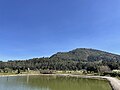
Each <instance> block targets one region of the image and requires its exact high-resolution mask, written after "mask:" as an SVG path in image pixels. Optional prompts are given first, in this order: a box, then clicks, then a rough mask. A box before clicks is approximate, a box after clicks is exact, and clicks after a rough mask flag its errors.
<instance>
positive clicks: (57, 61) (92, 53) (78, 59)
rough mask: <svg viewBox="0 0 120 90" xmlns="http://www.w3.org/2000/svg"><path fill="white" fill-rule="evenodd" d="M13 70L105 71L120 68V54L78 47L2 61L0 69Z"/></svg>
mask: <svg viewBox="0 0 120 90" xmlns="http://www.w3.org/2000/svg"><path fill="white" fill-rule="evenodd" d="M6 68H9V69H11V70H17V69H18V70H19V69H20V70H27V69H28V68H29V69H31V70H48V69H49V70H81V69H85V70H87V71H93V72H104V71H109V70H114V69H120V55H117V54H112V53H109V52H105V51H101V50H96V49H88V48H77V49H74V50H72V51H69V52H58V53H56V54H54V55H52V56H51V57H42V58H33V59H29V60H13V61H8V62H0V69H2V70H3V71H4V70H6Z"/></svg>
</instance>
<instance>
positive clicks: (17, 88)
mask: <svg viewBox="0 0 120 90" xmlns="http://www.w3.org/2000/svg"><path fill="white" fill-rule="evenodd" d="M0 90H112V89H111V87H110V85H109V83H108V82H107V81H106V80H95V79H83V78H77V77H58V76H15V77H0Z"/></svg>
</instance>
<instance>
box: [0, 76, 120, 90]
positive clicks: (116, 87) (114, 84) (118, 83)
mask: <svg viewBox="0 0 120 90" xmlns="http://www.w3.org/2000/svg"><path fill="white" fill-rule="evenodd" d="M35 75H41V76H64V77H78V78H88V79H105V80H107V81H108V82H109V84H110V86H111V88H112V90H120V80H119V79H117V78H114V77H108V76H87V75H74V74H15V75H0V77H15V76H35Z"/></svg>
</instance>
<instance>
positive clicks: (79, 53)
mask: <svg viewBox="0 0 120 90" xmlns="http://www.w3.org/2000/svg"><path fill="white" fill-rule="evenodd" d="M50 59H59V60H73V61H100V60H102V61H103V60H107V61H120V55H117V54H112V53H109V52H105V51H101V50H96V49H89V48H77V49H75V50H72V51H69V52H58V53H56V54H54V55H52V56H51V57H50Z"/></svg>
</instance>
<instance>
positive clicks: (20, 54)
mask: <svg viewBox="0 0 120 90" xmlns="http://www.w3.org/2000/svg"><path fill="white" fill-rule="evenodd" d="M83 47H85V48H95V49H99V50H105V51H109V52H113V53H118V54H120V0H0V60H11V59H12V60H15V59H28V58H33V57H42V56H50V55H52V54H54V53H56V52H58V51H69V50H72V49H75V48H83Z"/></svg>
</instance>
